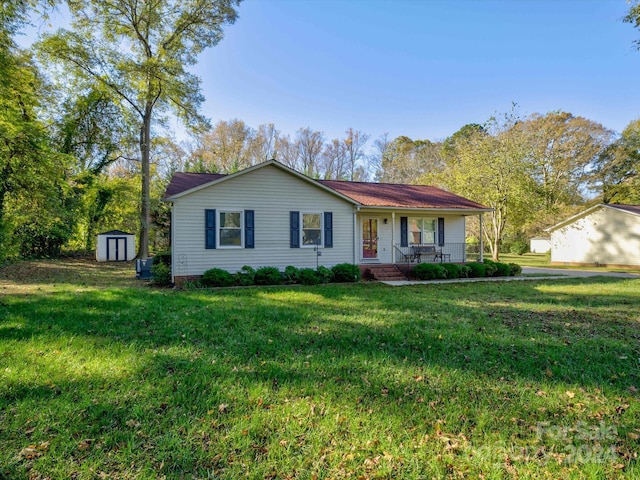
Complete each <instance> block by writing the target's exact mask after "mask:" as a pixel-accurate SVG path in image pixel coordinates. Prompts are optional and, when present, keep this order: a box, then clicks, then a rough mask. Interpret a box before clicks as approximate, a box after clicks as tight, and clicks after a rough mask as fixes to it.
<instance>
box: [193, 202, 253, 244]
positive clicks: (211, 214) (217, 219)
mask: <svg viewBox="0 0 640 480" xmlns="http://www.w3.org/2000/svg"><path fill="white" fill-rule="evenodd" d="M204 218H205V225H204V231H205V248H207V249H215V248H255V228H254V227H255V212H254V210H231V209H229V210H217V209H207V210H205V211H204Z"/></svg>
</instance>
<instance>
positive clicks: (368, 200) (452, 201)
mask: <svg viewBox="0 0 640 480" xmlns="http://www.w3.org/2000/svg"><path fill="white" fill-rule="evenodd" d="M320 183H322V184H323V185H325V186H327V187H329V188H331V189H332V190H335V191H336V192H339V193H341V194H343V195H345V196H347V197H349V198H352V199H354V200H355V201H356V202H358V203H360V204H361V205H364V206H367V207H398V208H439V209H440V208H441V209H458V208H459V209H469V208H471V209H486V208H487V207H485V206H484V205H480V204H479V203H476V202H472V201H471V200H468V199H466V198H464V197H461V196H460V195H456V194H454V193H451V192H447V191H446V190H442V189H441V188H437V187H431V186H428V185H403V184H394V183H369V182H342V181H338V180H320Z"/></svg>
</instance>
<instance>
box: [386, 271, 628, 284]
mask: <svg viewBox="0 0 640 480" xmlns="http://www.w3.org/2000/svg"><path fill="white" fill-rule="evenodd" d="M533 275H536V276H533ZM537 275H540V276H537ZM586 277H617V278H640V273H626V272H598V271H594V270H569V269H565V268H541V267H522V275H518V276H517V277H483V278H457V279H451V280H389V281H382V282H380V283H385V284H387V285H391V286H393V287H401V286H403V285H421V284H427V283H472V282H512V281H524V280H544V279H545V278H551V279H553V278H586Z"/></svg>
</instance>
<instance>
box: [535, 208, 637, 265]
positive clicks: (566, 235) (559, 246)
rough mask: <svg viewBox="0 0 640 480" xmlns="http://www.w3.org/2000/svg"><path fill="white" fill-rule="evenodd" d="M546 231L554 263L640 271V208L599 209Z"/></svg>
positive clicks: (593, 209)
mask: <svg viewBox="0 0 640 480" xmlns="http://www.w3.org/2000/svg"><path fill="white" fill-rule="evenodd" d="M547 231H548V232H550V234H551V263H557V264H567V265H609V266H638V267H640V205H605V204H600V205H596V206H594V207H591V208H589V209H587V210H585V211H584V212H582V213H579V214H577V215H574V216H573V217H571V218H568V219H567V220H565V221H563V222H560V223H558V224H557V225H554V226H553V227H551V228H549V229H547Z"/></svg>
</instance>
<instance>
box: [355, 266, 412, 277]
mask: <svg viewBox="0 0 640 480" xmlns="http://www.w3.org/2000/svg"><path fill="white" fill-rule="evenodd" d="M364 277H365V278H368V279H371V280H378V281H391V280H406V279H407V277H405V275H404V274H403V273H402V272H401V271H400V270H399V269H398V267H397V266H395V265H366V266H365V269H364Z"/></svg>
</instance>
